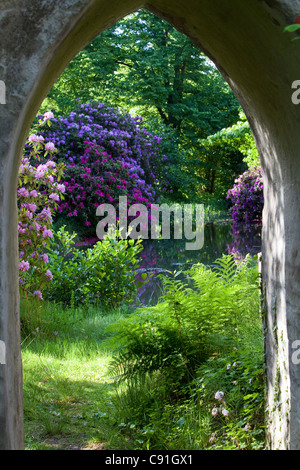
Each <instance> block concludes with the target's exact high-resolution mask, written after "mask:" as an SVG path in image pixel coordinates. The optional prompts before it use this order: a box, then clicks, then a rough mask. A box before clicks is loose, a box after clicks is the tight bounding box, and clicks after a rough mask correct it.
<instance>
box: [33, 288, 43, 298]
mask: <svg viewBox="0 0 300 470" xmlns="http://www.w3.org/2000/svg"><path fill="white" fill-rule="evenodd" d="M33 295H37V296H38V297H39V298H40V299H41V300H43V296H42V293H41V291H40V290H35V291H34V293H33Z"/></svg>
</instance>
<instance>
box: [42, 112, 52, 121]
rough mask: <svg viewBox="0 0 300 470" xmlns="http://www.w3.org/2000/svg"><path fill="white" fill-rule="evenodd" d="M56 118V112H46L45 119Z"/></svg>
mask: <svg viewBox="0 0 300 470" xmlns="http://www.w3.org/2000/svg"><path fill="white" fill-rule="evenodd" d="M52 118H54V114H53V113H52V111H48V112H47V113H44V121H47V120H48V119H52Z"/></svg>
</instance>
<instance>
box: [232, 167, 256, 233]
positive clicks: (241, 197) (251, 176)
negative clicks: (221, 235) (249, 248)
mask: <svg viewBox="0 0 300 470" xmlns="http://www.w3.org/2000/svg"><path fill="white" fill-rule="evenodd" d="M227 199H229V200H230V201H231V204H232V207H231V209H230V210H231V214H232V219H233V222H234V224H243V225H244V227H246V228H247V227H250V226H252V225H253V224H261V222H262V210H263V205H264V196H263V178H262V170H261V168H260V167H251V168H249V169H248V170H247V171H245V172H244V173H243V174H242V175H241V176H240V177H239V178H237V179H236V180H235V184H234V187H233V188H232V189H230V190H229V191H228V193H227Z"/></svg>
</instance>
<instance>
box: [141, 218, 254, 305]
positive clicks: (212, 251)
mask: <svg viewBox="0 0 300 470" xmlns="http://www.w3.org/2000/svg"><path fill="white" fill-rule="evenodd" d="M143 246H144V249H143V251H142V252H141V254H140V260H141V262H140V268H139V269H138V282H140V281H141V280H142V278H141V275H142V273H145V272H146V273H147V274H148V277H149V278H150V280H149V281H148V282H147V283H145V284H144V285H143V286H139V287H138V295H137V299H136V301H135V305H136V306H139V305H153V304H155V303H156V302H157V300H158V298H159V296H160V295H161V293H162V281H161V275H168V271H169V272H170V271H171V272H174V271H177V272H178V271H186V270H188V269H189V268H191V267H192V266H193V265H194V264H196V263H203V264H205V265H206V266H212V265H214V263H215V261H216V260H217V259H218V258H220V257H222V255H223V254H230V253H231V254H233V255H234V256H235V257H237V258H238V257H240V256H243V257H244V256H246V255H247V253H249V254H250V255H251V256H253V255H255V254H257V253H259V252H260V251H261V226H259V225H253V226H251V227H248V228H247V229H245V227H243V226H235V227H233V226H232V223H231V222H230V221H228V220H223V221H218V222H211V223H206V224H205V229H204V245H203V247H202V249H201V250H198V251H190V250H189V251H187V250H186V249H185V240H184V239H183V240H149V241H144V243H143ZM179 278H180V277H179ZM181 278H182V277H181Z"/></svg>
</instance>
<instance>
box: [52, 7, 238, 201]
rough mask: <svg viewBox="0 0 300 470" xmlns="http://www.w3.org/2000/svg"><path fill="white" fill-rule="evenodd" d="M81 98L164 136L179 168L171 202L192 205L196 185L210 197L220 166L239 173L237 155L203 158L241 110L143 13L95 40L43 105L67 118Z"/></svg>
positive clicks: (196, 59)
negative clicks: (138, 119)
mask: <svg viewBox="0 0 300 470" xmlns="http://www.w3.org/2000/svg"><path fill="white" fill-rule="evenodd" d="M78 100H80V102H83V103H87V102H89V101H91V100H97V101H101V102H108V103H109V104H111V105H113V106H115V107H118V108H121V109H125V110H126V111H130V113H131V114H132V115H142V116H143V117H144V119H145V121H148V122H149V123H150V124H149V128H150V130H151V132H154V133H155V134H157V131H156V128H160V129H161V131H162V133H163V134H164V136H166V135H167V134H168V152H167V153H166V154H167V155H168V156H169V158H170V156H172V159H173V161H174V163H175V164H174V165H173V169H178V171H173V172H172V175H171V176H170V178H171V179H172V182H173V184H174V189H173V191H174V193H173V194H174V199H176V198H177V199H181V200H187V199H191V198H192V199H194V198H195V188H196V187H197V188H198V189H197V192H199V190H200V192H202V193H203V192H204V193H209V194H211V193H214V191H215V187H216V184H217V183H218V182H219V181H221V179H222V171H221V173H220V168H221V167H224V165H225V166H227V167H228V170H227V172H228V171H229V172H230V171H233V173H234V175H233V176H234V178H235V177H236V176H238V174H239V173H237V171H238V170H241V171H243V170H244V168H240V165H239V164H240V162H241V160H242V158H243V156H242V154H241V152H238V151H236V149H234V151H233V152H231V153H230V154H229V153H228V152H227V153H224V152H220V151H218V152H214V153H213V154H212V153H207V152H206V153H205V152H203V142H202V141H203V139H206V138H207V137H208V136H211V135H214V134H216V133H217V132H219V131H221V130H222V129H223V128H228V127H230V126H232V125H233V124H235V123H236V121H237V120H238V117H239V111H240V106H239V104H238V102H237V100H236V98H235V97H234V95H233V93H232V91H231V90H230V88H229V86H228V85H227V83H226V82H225V80H224V79H223V77H222V76H221V75H220V73H219V72H218V70H217V69H216V67H215V66H214V65H213V64H212V62H210V61H209V60H208V59H207V57H206V56H205V55H204V54H203V53H202V52H201V51H200V50H199V49H198V48H197V47H196V46H195V45H194V44H193V43H192V41H191V40H190V39H189V38H187V37H186V36H185V35H183V34H181V33H179V32H178V31H177V30H176V29H175V28H173V26H171V25H170V24H169V23H168V22H166V21H164V20H162V19H160V18H158V17H156V16H155V15H153V14H152V13H150V12H148V11H147V10H144V9H142V10H139V11H138V12H135V13H133V14H131V15H129V16H127V17H126V18H124V19H122V20H121V21H119V22H117V23H116V24H115V25H114V26H113V27H111V28H109V29H107V30H106V31H104V32H103V33H102V34H100V35H99V36H98V37H96V38H95V39H94V40H93V41H92V42H91V43H90V44H89V45H88V46H87V47H86V48H85V49H84V50H83V51H81V52H80V53H79V54H78V55H77V57H76V58H75V59H74V60H73V61H72V62H71V63H70V65H69V67H68V68H67V69H66V70H65V72H64V73H63V74H62V76H61V77H60V79H59V80H58V81H57V83H56V84H55V85H54V87H53V88H52V90H51V92H50V94H49V95H48V97H47V100H46V101H45V103H44V106H45V105H47V109H49V106H50V105H51V106H52V107H53V109H56V111H57V112H59V114H62V115H64V116H66V115H67V114H69V112H70V111H72V110H74V109H75V108H76V107H77V105H78ZM145 121H144V122H145ZM153 123H155V124H154V125H153ZM171 135H172V138H171V139H170V138H169V137H170V136H171ZM230 159H231V160H232V164H231V163H230V162H229V160H230ZM228 164H229V166H228ZM223 173H224V172H223ZM183 181H184V183H183ZM183 185H184V190H182V187H183ZM231 185H232V181H231V182H230V183H229V184H228V185H227V184H225V186H226V187H225V188H224V190H222V191H220V193H222V194H226V190H227V189H228V188H229V187H231ZM194 200H195V199H194Z"/></svg>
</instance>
